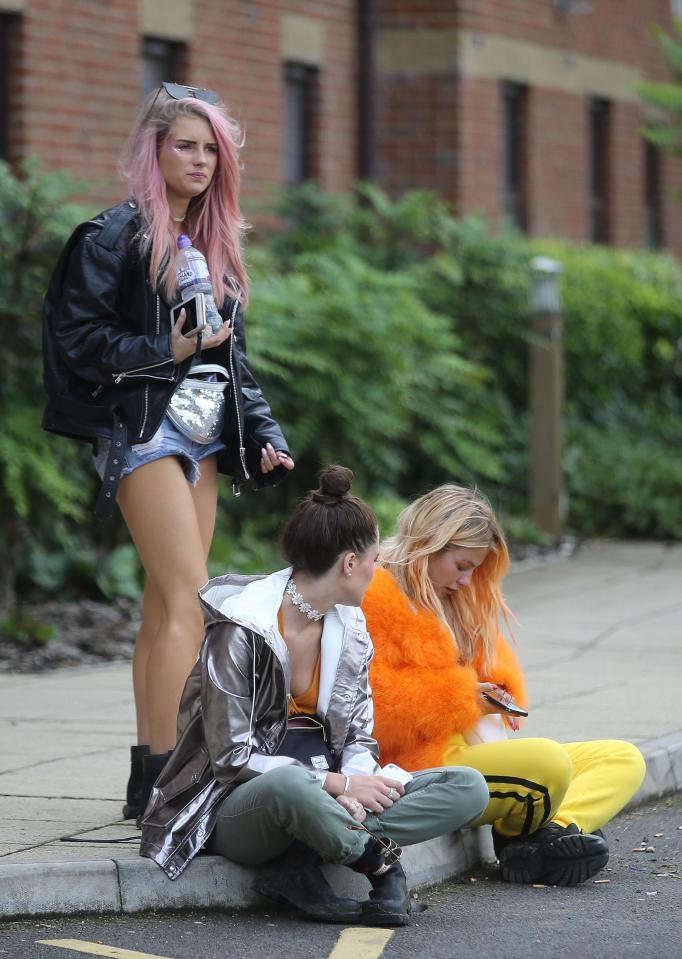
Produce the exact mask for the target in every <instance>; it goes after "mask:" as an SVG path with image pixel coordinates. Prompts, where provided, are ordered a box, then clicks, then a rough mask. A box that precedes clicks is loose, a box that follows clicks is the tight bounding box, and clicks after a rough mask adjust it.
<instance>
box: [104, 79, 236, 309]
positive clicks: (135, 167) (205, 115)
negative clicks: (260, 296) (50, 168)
mask: <svg viewBox="0 0 682 959" xmlns="http://www.w3.org/2000/svg"><path fill="white" fill-rule="evenodd" d="M164 98H165V99H164ZM186 116H195V117H201V118H202V119H204V120H207V121H208V123H209V124H210V125H211V129H212V130H213V135H214V136H215V139H216V143H217V145H218V164H217V167H216V171H215V175H214V177H213V179H212V181H211V183H210V185H209V186H208V187H207V189H206V190H205V191H204V192H203V193H202V194H201V196H199V197H195V198H194V199H192V200H191V201H190V203H189V207H188V209H187V219H186V229H187V233H188V235H189V236H190V237H191V239H192V243H193V244H194V246H196V248H197V249H198V250H201V252H202V253H203V254H204V256H205V257H206V262H207V264H208V271H209V273H210V275H211V280H212V283H213V295H214V297H215V301H216V303H217V304H218V306H220V305H221V304H222V303H223V301H224V299H225V297H226V296H233V297H234V296H237V297H238V298H239V299H240V300H241V301H242V302H243V303H246V302H247V300H248V295H249V279H248V276H247V273H246V268H245V266H244V259H243V254H242V236H243V234H244V231H245V230H246V228H247V227H246V223H245V221H244V218H243V216H242V212H241V209H240V206H239V181H240V168H239V150H240V149H241V147H242V146H243V142H244V141H243V137H242V135H241V131H240V129H239V126H238V125H237V123H236V122H235V121H234V120H232V119H230V117H229V116H228V115H227V113H226V111H225V109H224V107H223V106H222V105H220V104H209V103H206V102H205V101H203V100H198V99H195V98H194V97H187V98H184V99H182V100H173V99H172V98H170V97H169V96H168V95H167V94H166V93H165V91H162V92H161V93H158V94H157V92H154V93H150V94H149V96H148V97H147V99H146V100H145V101H144V103H143V104H142V108H141V110H140V115H139V117H138V120H137V122H136V123H135V126H134V127H133V130H132V132H131V134H130V137H129V139H128V142H127V144H126V146H125V148H124V151H123V154H122V157H121V162H120V171H121V174H122V176H123V178H124V179H125V180H127V181H128V184H129V188H130V194H131V196H132V198H133V199H134V200H135V201H136V202H137V203H138V205H139V207H140V210H141V212H142V216H143V217H144V220H145V221H146V227H147V228H146V230H145V232H144V236H143V238H142V251H143V253H144V254H145V255H146V254H147V253H149V254H150V262H149V272H150V276H151V281H152V285H153V287H154V289H158V288H159V287H162V289H163V292H164V294H165V297H166V299H167V300H169V302H170V301H172V300H173V299H174V298H175V297H176V295H177V289H178V283H177V277H176V275H175V271H174V269H173V260H174V258H175V253H176V250H177V245H176V244H177V241H176V237H175V231H174V229H173V220H172V217H171V212H170V208H169V206H168V200H167V198H166V183H165V180H164V178H163V174H162V173H161V170H160V168H159V162H158V153H159V148H160V146H161V144H162V143H163V141H164V140H165V138H166V137H167V136H168V134H169V132H170V129H171V127H172V125H173V123H174V122H175V120H177V119H178V118H179V117H186Z"/></svg>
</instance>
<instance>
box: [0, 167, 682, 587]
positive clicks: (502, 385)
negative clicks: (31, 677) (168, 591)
mask: <svg viewBox="0 0 682 959" xmlns="http://www.w3.org/2000/svg"><path fill="white" fill-rule="evenodd" d="M73 192H74V185H73V184H71V183H69V182H68V181H66V180H65V179H64V178H63V177H59V176H54V175H49V176H42V175H41V174H39V172H38V171H37V169H36V168H35V167H34V166H30V165H29V166H28V167H27V168H26V170H25V171H24V172H23V174H22V176H21V178H20V179H17V178H15V177H14V176H12V174H11V173H10V172H9V169H8V168H7V167H6V166H3V165H0V235H1V236H2V237H3V240H2V246H0V314H2V320H3V324H5V328H6V325H7V324H8V323H9V324H10V325H11V327H12V328H13V329H14V328H15V327H16V328H17V334H16V335H12V336H11V337H7V338H6V340H5V349H6V358H5V366H6V369H5V375H4V377H3V379H2V381H0V402H1V404H2V410H1V413H2V417H3V437H2V440H1V441H0V497H2V505H3V523H2V527H1V529H0V536H1V537H2V541H1V544H2V547H3V555H2V561H1V562H2V567H1V571H2V576H3V579H2V582H3V583H4V599H5V605H6V599H7V597H8V596H9V595H10V594H11V588H12V586H13V585H14V584H18V586H19V589H20V591H23V592H26V591H28V590H31V589H34V588H35V587H36V586H38V587H39V588H41V589H42V590H44V591H46V592H52V593H54V592H60V593H61V594H64V593H65V591H68V590H72V592H78V593H82V591H83V590H84V589H85V590H90V591H92V592H94V593H97V592H104V593H105V594H107V595H116V594H120V593H124V594H127V595H130V594H132V593H134V592H135V591H136V589H138V588H139V570H138V569H137V566H136V562H135V560H134V554H133V553H132V551H131V550H130V549H129V548H128V547H127V545H126V544H127V542H128V539H127V534H126V532H125V530H124V529H123V528H122V524H121V523H120V522H119V523H118V524H108V525H105V526H98V525H97V524H96V523H95V522H94V520H92V519H91V514H90V513H89V511H88V508H87V504H88V503H89V502H90V501H91V499H92V497H93V495H94V490H95V487H96V483H95V479H94V476H93V472H92V468H91V464H90V462H89V455H88V451H87V450H86V449H85V448H82V449H79V448H78V447H77V445H76V444H72V443H69V442H68V441H60V440H54V439H53V438H50V437H46V436H45V435H44V434H42V433H41V431H40V429H39V418H40V407H41V400H40V394H39V390H38V384H39V379H40V301H41V298H42V295H43V292H44V289H45V285H46V282H47V276H48V274H49V270H50V268H51V265H52V263H53V262H54V259H55V258H56V255H57V252H58V250H59V248H60V246H61V244H62V242H63V240H64V239H65V237H66V235H67V233H68V231H69V229H70V228H71V225H72V224H73V223H74V222H75V221H76V220H78V219H80V218H82V216H83V215H85V214H84V210H83V209H82V208H79V207H73V206H69V205H67V204H66V203H65V200H66V198H67V197H68V196H69V195H71V194H72V193H73ZM278 212H279V216H280V218H281V223H282V224H283V226H282V228H281V230H279V231H278V232H277V233H270V234H269V235H265V236H255V237H254V238H252V242H251V243H250V245H249V250H248V259H249V265H250V270H251V274H252V279H253V297H252V303H251V306H250V309H249V322H248V331H249V351H250V355H251V358H252V362H253V365H254V367H255V369H256V372H257V374H258V376H259V378H260V380H261V382H262V384H263V388H264V390H265V393H266V395H267V397H268V399H269V400H270V402H271V404H272V406H273V408H274V410H275V412H276V415H277V416H278V418H279V419H280V420H281V421H282V423H283V425H284V427H285V429H286V431H287V434H288V435H289V438H290V442H291V445H292V449H293V452H294V454H295V456H296V458H297V469H296V470H295V472H294V474H293V475H292V477H291V480H290V482H288V483H287V484H285V485H284V486H283V487H282V488H280V489H278V490H276V491H273V492H271V493H264V494H261V495H258V496H255V495H253V494H250V493H247V494H246V495H245V496H243V497H241V498H240V499H239V500H233V499H232V498H231V497H230V496H229V493H228V492H227V484H223V487H222V492H221V510H220V515H219V522H218V529H217V532H216V540H215V548H214V551H213V563H214V565H213V567H212V568H213V569H220V568H222V569H224V568H225V567H226V566H232V567H235V568H241V569H258V568H264V567H266V566H271V565H273V564H274V563H276V562H278V557H277V550H276V536H277V530H278V527H279V525H280V522H281V520H282V518H283V517H284V515H285V514H286V512H287V511H288V509H289V508H290V507H291V506H292V504H293V503H294V502H295V501H296V499H297V498H298V496H299V495H301V494H302V493H303V492H304V491H305V490H306V489H307V488H309V486H310V485H311V483H312V482H313V479H314V473H315V471H316V470H317V469H318V468H319V467H320V466H321V465H322V464H324V463H327V462H330V461H332V460H335V461H339V462H343V463H346V464H348V465H349V466H351V467H352V468H353V469H354V470H355V471H356V474H357V477H358V481H357V482H358V490H359V492H361V493H364V494H365V495H366V496H368V497H369V498H370V499H371V500H372V502H373V503H375V504H376V505H377V506H378V508H379V512H380V514H381V517H382V523H383V526H384V528H385V529H386V530H387V531H388V530H389V529H390V527H391V525H392V523H393V520H394V517H395V514H396V512H397V510H398V509H399V508H400V506H401V505H402V503H403V502H404V501H405V500H406V499H409V498H410V497H413V496H414V495H416V494H418V493H420V492H422V491H423V490H424V489H426V488H428V487H429V486H432V485H434V484H436V483H439V482H443V481H445V480H449V479H454V480H457V481H459V482H463V483H476V484H478V485H479V486H480V487H481V488H483V489H484V490H485V491H486V492H487V493H488V494H489V495H490V496H491V497H492V499H493V501H494V502H495V504H496V505H497V506H498V508H499V509H500V510H501V511H502V512H503V514H505V515H507V516H509V517H510V519H511V520H513V528H514V529H517V530H519V529H528V527H527V524H526V523H524V521H523V517H524V515H525V513H526V509H527V503H526V487H527V474H528V413H527V355H528V296H529V284H530V270H529V263H530V260H531V259H532V257H533V256H535V255H537V254H538V253H540V252H542V253H544V254H547V255H550V256H553V257H555V258H556V259H558V260H560V261H561V262H562V264H563V266H564V273H563V275H562V280H561V285H562V293H563V299H564V303H565V315H566V324H565V345H566V383H567V403H566V406H567V412H566V434H567V448H566V478H567V492H568V502H569V524H570V527H571V528H572V529H573V530H574V531H575V532H576V533H577V534H579V535H589V536H596V535H609V536H639V537H658V538H682V497H680V496H679V489H680V480H681V479H682V477H681V475H680V473H681V469H682V467H681V465H680V462H681V461H680V453H679V423H680V421H681V420H680V415H681V414H682V389H681V386H680V383H681V382H682V380H681V377H680V373H681V371H682V356H681V348H682V296H681V294H682V271H681V270H680V268H679V266H678V264H677V263H676V262H675V261H673V260H672V259H670V258H669V257H667V256H665V255H661V254H650V253H643V252H632V251H618V250H613V249H608V248H600V247H588V246H585V247H577V246H574V245H570V244H568V243H564V242H560V241H556V240H538V239H534V240H529V239H527V238H525V237H523V236H521V235H519V234H516V233H501V234H496V235H494V234H491V233H490V232H489V230H488V229H487V227H486V225H485V223H483V222H482V221H480V220H476V219H464V220H459V219H456V218H454V217H452V216H451V214H450V212H449V210H448V208H447V206H446V205H445V204H444V203H443V202H442V201H441V200H440V199H438V198H437V197H436V196H434V195H432V194H428V193H424V192H420V191H414V192H411V193H408V194H405V195H404V196H403V197H402V198H401V199H400V200H398V201H396V202H391V201H389V200H388V199H387V198H386V196H385V195H384V194H382V193H381V192H380V191H378V190H377V189H375V188H373V187H367V186H365V187H362V188H361V189H360V190H359V193H358V194H357V195H354V196H344V197H330V196H325V195H323V194H321V193H320V192H318V191H317V190H316V189H315V188H314V187H312V186H310V185H308V186H305V187H304V188H302V189H299V190H297V191H295V192H292V193H290V194H287V195H285V196H284V197H283V198H282V201H281V204H280V208H279V211H278ZM37 477H40V482H38V481H37ZM529 535H532V530H531V531H530V532H529ZM0 605H2V604H1V603H0Z"/></svg>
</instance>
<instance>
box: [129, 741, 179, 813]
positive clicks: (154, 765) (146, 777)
mask: <svg viewBox="0 0 682 959" xmlns="http://www.w3.org/2000/svg"><path fill="white" fill-rule="evenodd" d="M172 752H173V750H172V749H169V751H168V752H167V753H153V754H152V753H147V755H146V756H143V757H142V783H141V785H140V811H139V813H138V814H137V819H136V821H135V825H136V826H137V828H138V829H139V828H140V826H141V825H142V819H143V817H144V811H145V809H146V808H147V803H148V802H149V797H150V796H151V793H152V788H153V786H154V783H155V782H156V780H157V779H158V778H159V773H160V772H161V770H162V769H163V767H164V766H165V765H166V763H167V762H168V760H169V758H170V754H171V753H172Z"/></svg>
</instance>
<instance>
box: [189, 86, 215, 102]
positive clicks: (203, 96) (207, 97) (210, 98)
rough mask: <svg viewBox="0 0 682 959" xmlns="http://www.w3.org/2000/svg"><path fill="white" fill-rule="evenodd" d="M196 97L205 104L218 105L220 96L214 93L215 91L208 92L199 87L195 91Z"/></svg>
mask: <svg viewBox="0 0 682 959" xmlns="http://www.w3.org/2000/svg"><path fill="white" fill-rule="evenodd" d="M194 96H195V97H196V98H197V100H203V101H204V102H205V103H217V102H218V94H217V93H214V91H213V90H206V89H204V88H203V87H197V89H196V90H195V91H194Z"/></svg>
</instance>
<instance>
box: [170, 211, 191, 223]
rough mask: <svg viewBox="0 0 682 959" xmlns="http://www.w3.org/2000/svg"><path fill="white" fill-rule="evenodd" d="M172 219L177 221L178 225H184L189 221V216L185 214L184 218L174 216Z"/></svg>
mask: <svg viewBox="0 0 682 959" xmlns="http://www.w3.org/2000/svg"><path fill="white" fill-rule="evenodd" d="M171 216H172V214H171ZM172 219H173V220H175V222H176V223H184V222H185V220H186V219H187V214H186V213H185V215H184V216H172Z"/></svg>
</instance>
